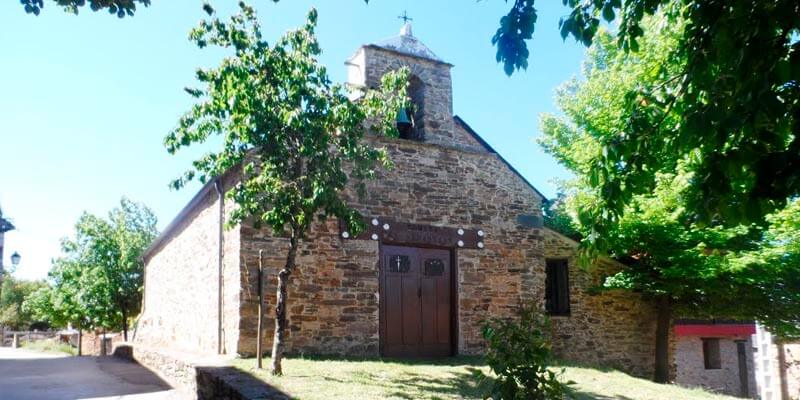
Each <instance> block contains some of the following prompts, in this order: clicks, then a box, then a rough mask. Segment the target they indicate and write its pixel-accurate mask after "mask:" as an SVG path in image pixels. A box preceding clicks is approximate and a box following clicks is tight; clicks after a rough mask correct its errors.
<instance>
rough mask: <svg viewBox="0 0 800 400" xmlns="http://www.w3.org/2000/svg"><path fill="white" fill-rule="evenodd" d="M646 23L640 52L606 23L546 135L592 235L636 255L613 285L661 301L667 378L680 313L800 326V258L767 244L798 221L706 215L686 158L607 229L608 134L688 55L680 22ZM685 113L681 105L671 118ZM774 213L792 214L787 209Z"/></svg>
mask: <svg viewBox="0 0 800 400" xmlns="http://www.w3.org/2000/svg"><path fill="white" fill-rule="evenodd" d="M643 24H644V25H645V26H646V27H647V28H648V29H647V33H646V34H645V35H644V36H642V37H640V38H639V43H641V44H642V49H643V50H642V51H640V52H638V53H627V52H624V51H621V50H620V49H619V48H618V47H617V46H616V44H615V43H614V41H613V37H612V36H611V35H610V34H607V33H605V32H602V31H601V32H600V33H599V34H598V35H597V36H596V37H595V41H594V43H593V45H592V46H591V47H590V49H589V51H588V53H587V62H586V64H585V66H584V69H583V75H584V79H583V80H578V79H573V80H571V81H569V82H568V83H566V84H565V85H564V86H563V87H562V88H561V89H559V91H558V93H557V96H556V101H557V103H558V105H559V106H560V108H561V110H562V111H563V113H564V115H563V116H553V115H544V116H543V117H542V128H543V131H544V134H545V135H544V136H543V138H542V140H541V141H540V142H541V143H542V145H543V146H544V148H545V150H546V151H548V152H549V153H551V154H553V155H554V156H555V157H556V158H557V159H558V160H559V161H560V162H561V163H562V164H564V165H565V166H566V167H567V168H569V169H570V170H571V171H573V172H574V173H575V175H576V178H575V180H574V181H571V182H569V183H567V184H566V185H565V190H566V191H567V192H568V193H569V196H567V197H566V198H565V199H563V200H562V202H563V204H564V206H563V207H564V208H565V209H566V211H568V212H567V214H568V215H571V216H574V219H575V221H576V222H577V224H576V225H577V226H578V229H579V230H580V232H581V233H582V235H583V237H584V238H585V239H584V245H585V246H586V247H589V248H593V249H594V250H595V251H596V250H597V249H598V247H597V246H596V244H597V243H603V246H602V249H603V250H605V251H607V252H608V253H609V254H610V255H611V256H613V257H615V258H617V259H619V260H621V261H623V262H624V263H625V264H626V265H627V267H626V268H624V269H623V270H622V271H620V272H619V273H617V274H615V275H613V276H610V277H608V278H607V279H606V280H605V282H604V287H605V288H609V289H611V288H616V289H627V290H631V291H635V292H639V293H641V294H642V295H644V297H645V298H647V299H649V300H651V301H652V302H653V303H654V304H655V305H656V306H657V310H658V324H657V325H658V326H657V332H656V339H657V340H656V365H655V371H656V373H655V379H656V380H657V381H660V382H664V381H666V380H667V378H668V354H667V351H668V346H667V344H668V337H669V326H670V322H671V321H672V319H673V318H674V317H678V316H682V317H693V318H741V319H757V320H759V321H761V322H762V323H764V324H765V325H767V326H768V327H769V328H770V329H773V330H776V331H779V332H789V331H791V330H792V329H795V330H796V329H798V326H797V325H796V322H797V321H798V318H800V302H798V296H799V295H798V293H800V292H799V291H798V290H799V289H800V287H798V284H797V282H798V278H797V276H798V275H800V264H798V263H796V262H795V263H792V262H783V263H782V264H780V265H773V264H772V263H774V262H775V261H776V257H777V258H780V257H783V256H782V255H781V256H780V257H779V256H778V254H786V251H785V248H784V247H780V248H779V249H776V250H774V251H773V252H769V251H766V250H764V249H765V248H767V247H770V246H777V244H778V243H781V246H783V243H788V242H787V240H788V239H787V238H786V237H785V236H780V235H785V234H787V233H786V232H788V231H786V230H785V229H786V228H785V227H786V226H792V225H791V222H786V223H783V224H778V225H780V226H784V231H780V232H778V231H775V229H778V228H776V227H773V228H770V230H768V231H767V232H773V231H774V233H767V234H765V233H764V232H763V229H762V228H759V227H757V226H751V225H737V226H732V227H726V226H724V225H722V224H717V225H706V224H699V223H697V222H696V221H695V220H694V218H693V217H692V212H691V211H690V210H689V209H687V207H686V204H687V200H686V197H687V196H691V194H690V193H691V190H690V188H691V186H692V185H693V184H694V172H693V170H692V166H691V160H684V161H682V162H680V163H678V164H676V165H675V168H674V169H673V171H672V172H671V173H663V172H658V173H655V174H654V179H655V184H654V188H653V190H652V191H651V192H649V193H646V194H639V195H634V196H632V197H631V199H630V200H629V201H627V203H626V205H625V209H624V212H623V213H622V214H621V216H620V217H618V218H616V219H615V223H614V224H612V225H609V226H607V227H606V229H604V230H598V229H597V226H596V224H595V215H596V213H597V212H599V211H600V210H602V209H603V204H604V202H605V201H606V197H607V196H609V195H610V193H609V191H608V188H607V187H603V186H602V185H599V184H598V176H597V174H596V169H597V168H598V167H597V165H598V163H601V162H603V161H602V160H604V159H605V157H606V153H607V152H608V149H607V148H606V147H605V146H604V145H603V140H604V139H605V138H608V137H610V136H613V135H614V134H615V132H618V131H619V130H620V129H624V126H625V124H626V122H625V120H624V118H620V116H623V115H624V114H625V112H626V107H627V100H626V99H625V93H626V92H628V91H629V90H631V89H632V88H635V87H651V86H656V85H660V83H659V82H660V80H659V79H660V78H659V76H660V75H659V74H654V73H653V71H656V70H667V71H669V70H677V69H679V68H680V67H681V65H682V64H681V60H680V59H674V58H670V56H669V51H668V50H669V49H670V48H672V47H673V46H674V44H675V43H676V41H678V40H679V39H680V32H681V31H682V29H683V28H682V26H681V24H680V22H679V21H678V22H677V23H675V22H674V21H670V20H669V19H668V17H665V16H660V15H659V16H655V17H651V18H648V19H646V20H644V22H643ZM656 27H660V28H659V29H656ZM679 119H680V116H678V115H671V116H669V117H668V118H666V119H665V123H667V124H671V123H673V122H674V121H676V120H679ZM652 156H653V157H666V156H668V155H665V154H663V152H660V153H657V154H654V155H652ZM778 215H780V216H784V215H785V214H784V213H783V212H782V213H780V214H778ZM781 218H782V219H781ZM769 220H770V221H773V220H774V221H779V220H780V221H787V217H778V216H776V217H770V219H769ZM776 224H777V222H774V223H773V225H776ZM795 227H796V226H795ZM770 235H772V236H770ZM782 251H783V253H781V252H782ZM766 260H770V261H766ZM792 323H795V325H794V328H792Z"/></svg>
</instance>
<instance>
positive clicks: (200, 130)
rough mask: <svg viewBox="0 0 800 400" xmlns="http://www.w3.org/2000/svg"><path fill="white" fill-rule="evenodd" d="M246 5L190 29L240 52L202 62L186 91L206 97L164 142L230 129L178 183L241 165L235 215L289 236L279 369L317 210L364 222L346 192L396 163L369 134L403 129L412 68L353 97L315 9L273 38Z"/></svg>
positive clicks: (201, 39) (276, 346)
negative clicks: (303, 247)
mask: <svg viewBox="0 0 800 400" xmlns="http://www.w3.org/2000/svg"><path fill="white" fill-rule="evenodd" d="M239 7H240V12H239V13H237V14H236V15H234V16H232V17H231V19H230V20H229V21H228V22H222V21H220V20H219V19H217V18H216V17H213V18H212V19H211V20H207V21H202V22H201V23H200V25H199V26H198V27H197V28H195V29H194V30H193V31H192V33H191V39H192V40H193V41H194V42H195V43H196V44H197V45H198V46H199V47H201V48H203V47H205V46H207V45H216V46H219V47H222V48H224V49H227V50H229V51H230V52H231V53H233V54H231V55H230V56H229V57H227V58H225V59H224V60H223V61H222V63H221V64H220V65H219V66H218V67H216V68H212V69H200V70H198V72H197V78H198V80H199V81H200V82H202V83H203V84H204V85H205V88H204V89H187V92H188V93H189V94H191V95H192V96H193V97H195V98H197V99H198V103H197V104H196V105H195V106H194V107H192V109H191V110H190V111H189V112H187V113H186V114H185V115H184V116H183V117H182V118H181V119H180V121H179V122H178V127H177V128H176V129H175V130H174V131H172V132H171V133H170V134H169V135H168V136H167V137H166V139H165V143H166V146H167V149H168V150H169V152H170V153H174V152H175V151H177V150H179V149H180V148H182V147H185V146H189V145H191V144H193V143H202V142H205V141H206V140H207V139H208V138H209V137H211V136H222V137H223V142H224V145H223V147H222V148H221V149H220V150H219V151H217V152H211V153H208V154H207V155H206V156H204V157H203V158H201V159H199V160H197V161H195V162H194V164H193V165H194V168H193V169H192V170H191V171H189V172H187V174H186V175H185V176H184V177H183V178H181V179H178V180H176V181H175V182H174V183H173V184H174V186H175V187H177V188H179V187H181V186H183V184H184V183H185V182H186V181H187V180H190V179H193V178H194V177H195V175H196V174H199V178H200V180H201V181H207V180H208V179H209V178H212V177H217V176H221V175H222V174H223V173H225V172H226V171H228V170H230V169H234V168H236V169H240V170H241V171H242V178H241V180H240V182H239V183H238V184H237V185H236V186H235V187H234V188H233V189H232V190H230V191H229V192H228V193H227V194H226V195H227V196H228V197H229V198H231V199H233V200H234V202H235V203H236V205H237V208H236V209H235V211H233V213H232V216H231V221H230V223H231V224H235V223H238V222H240V221H243V220H244V219H249V218H252V221H253V222H254V224H255V225H256V226H260V225H261V224H266V225H267V226H270V227H271V228H272V229H273V231H274V232H275V233H276V235H281V236H284V237H286V238H287V239H288V242H289V246H288V251H287V255H286V263H285V265H284V267H283V268H282V269H281V270H280V271H279V273H278V290H277V301H276V306H275V336H274V339H273V348H272V373H273V374H281V373H282V369H281V359H282V357H283V340H284V339H283V338H284V331H285V329H286V299H287V293H286V290H287V282H288V279H289V275H290V274H291V273H292V270H293V269H294V268H295V264H296V254H297V249H298V246H299V242H300V241H301V240H302V239H303V238H304V237H305V235H306V233H307V231H308V229H309V227H310V225H311V224H312V222H313V221H314V219H315V216H321V217H322V218H325V217H327V216H333V217H337V218H339V219H341V220H343V221H345V222H346V223H347V225H349V226H350V228H351V229H353V231H357V230H358V229H359V228H363V227H362V226H361V225H362V219H361V216H360V215H359V214H358V212H357V211H355V210H353V209H351V208H350V207H348V205H347V203H346V201H345V199H344V197H343V191H344V190H345V188H346V187H347V184H348V182H352V183H354V184H355V186H356V187H357V188H358V192H359V193H362V192H363V190H364V179H367V178H371V177H373V175H374V172H375V168H376V167H378V166H380V165H384V166H386V165H388V163H389V160H388V158H387V156H386V153H385V152H384V151H383V150H379V149H375V148H372V147H371V146H370V145H368V144H367V143H366V142H364V141H362V138H363V136H364V134H365V133H366V131H367V130H368V129H369V130H371V131H372V132H373V133H375V134H389V135H396V134H397V133H396V128H395V127H394V117H395V116H396V115H397V110H398V109H399V108H400V107H401V106H404V105H406V103H407V101H408V100H407V98H405V97H404V96H401V95H400V93H401V91H403V90H404V89H405V86H406V85H407V76H406V75H407V73H405V72H396V73H390V74H387V75H386V76H385V77H384V78H383V82H382V85H381V87H380V88H379V89H370V88H366V89H365V92H364V93H362V97H361V98H360V99H359V100H358V101H351V100H350V99H348V97H347V91H346V88H345V87H344V86H342V85H338V84H332V83H331V81H330V79H329V78H328V74H327V71H326V69H325V68H324V67H322V66H320V65H319V64H318V62H317V56H318V55H319V54H320V52H321V50H320V48H319V44H318V43H317V39H316V37H315V35H314V30H315V27H316V22H317V12H316V11H315V10H313V9H312V10H311V12H310V13H309V14H308V20H307V22H306V24H305V25H304V26H303V27H302V28H300V29H298V30H294V31H290V32H287V33H286V34H285V35H284V36H283V37H281V38H280V39H279V40H278V41H277V42H275V43H274V44H273V45H271V46H270V45H269V44H268V43H267V42H266V41H265V40H264V39H263V38H262V35H261V29H260V27H259V24H258V22H257V20H256V15H255V12H254V10H253V9H252V8H251V7H250V6H248V5H246V4H244V3H243V2H241V3H239ZM207 11H211V10H207ZM209 14H210V15H213V13H211V12H210V13H209ZM259 356H261V355H259Z"/></svg>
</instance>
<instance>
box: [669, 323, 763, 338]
mask: <svg viewBox="0 0 800 400" xmlns="http://www.w3.org/2000/svg"><path fill="white" fill-rule="evenodd" d="M755 333H756V325H755V324H706V325H700V324H697V325H695V324H692V325H675V334H676V335H678V336H748V335H753V334H755Z"/></svg>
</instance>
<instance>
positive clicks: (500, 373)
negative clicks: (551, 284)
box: [483, 306, 566, 400]
mask: <svg viewBox="0 0 800 400" xmlns="http://www.w3.org/2000/svg"><path fill="white" fill-rule="evenodd" d="M540 313H541V311H539V310H538V308H535V307H532V306H525V307H521V308H520V310H519V318H516V319H492V320H489V321H487V322H486V323H485V324H484V327H483V337H484V338H485V339H486V340H487V341H488V350H487V352H486V362H487V363H488V364H489V368H491V370H492V372H494V374H495V375H496V376H497V377H496V378H494V382H493V384H492V387H491V392H490V393H489V394H488V395H487V396H486V398H492V399H504V400H518V399H519V400H522V399H525V400H528V399H533V400H538V399H561V398H563V397H564V395H565V393H566V387H565V385H564V384H563V383H562V382H561V381H560V379H559V377H560V375H561V373H556V372H553V371H552V370H550V369H548V368H547V367H548V365H549V364H550V362H551V361H552V351H551V346H550V342H549V341H548V340H547V338H546V337H545V335H544V333H543V332H544V328H545V327H546V326H547V319H545V318H543V317H542V316H541V314H540ZM562 372H563V370H562Z"/></svg>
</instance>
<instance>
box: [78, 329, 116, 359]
mask: <svg viewBox="0 0 800 400" xmlns="http://www.w3.org/2000/svg"><path fill="white" fill-rule="evenodd" d="M73 336H74V337H75V340H76V341H77V337H78V335H77V334H76V335H73ZM80 336H81V353H82V354H83V355H84V356H107V355H111V353H112V350H113V349H114V346H116V345H118V344H119V343H122V342H123V341H124V340H123V337H122V333H113V332H107V333H105V334H103V333H102V332H91V331H87V332H83V334H82V335H80ZM104 338H105V340H104ZM104 342H105V349H104V348H103V343H104ZM76 345H77V343H76Z"/></svg>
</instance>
